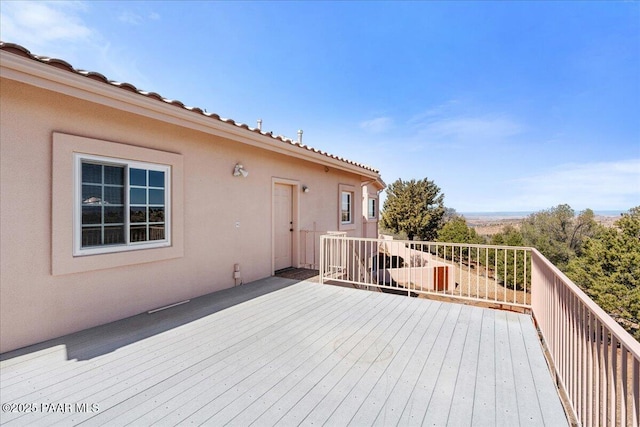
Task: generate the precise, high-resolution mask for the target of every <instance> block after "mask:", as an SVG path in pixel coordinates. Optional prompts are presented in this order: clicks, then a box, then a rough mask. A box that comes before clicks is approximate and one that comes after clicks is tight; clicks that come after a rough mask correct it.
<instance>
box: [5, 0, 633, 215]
mask: <svg viewBox="0 0 640 427" xmlns="http://www.w3.org/2000/svg"><path fill="white" fill-rule="evenodd" d="M0 15H1V21H0V38H1V39H2V40H3V41H5V42H13V43H18V44H21V45H23V46H24V47H26V48H27V49H29V50H30V51H31V52H32V53H34V54H37V55H45V56H50V57H57V58H61V59H64V60H66V61H67V62H69V63H70V64H72V65H73V66H74V67H76V68H79V69H86V70H91V71H98V72H100V73H102V74H104V75H105V76H107V77H108V78H109V79H112V80H117V81H126V82H129V83H132V84H134V85H135V86H137V87H138V88H140V89H143V90H148V91H154V92H158V93H160V94H161V95H162V96H164V97H166V98H171V99H178V100H180V101H182V102H184V103H185V104H187V105H189V106H197V107H201V108H206V109H207V111H209V112H215V113H218V114H220V115H221V116H223V117H229V118H232V119H234V120H236V121H239V122H243V123H248V124H249V125H252V126H255V125H256V120H257V119H262V120H263V129H264V130H267V131H273V132H274V133H276V134H281V135H285V136H288V137H291V138H295V137H296V132H297V130H298V129H303V130H304V141H303V142H304V143H306V144H308V145H311V146H314V147H316V148H320V149H323V150H325V151H329V152H331V153H334V154H337V155H341V156H344V157H347V158H350V159H352V160H356V161H359V162H361V163H365V164H369V165H372V166H374V167H376V168H378V169H380V171H381V174H382V177H383V179H384V180H385V181H386V182H387V183H390V182H393V181H395V180H396V179H398V178H402V179H405V180H407V179H413V178H415V179H421V178H425V177H427V178H429V179H431V180H434V181H435V182H436V184H437V185H438V186H440V188H441V189H442V191H443V192H444V194H445V204H446V205H447V206H448V207H452V208H455V209H456V210H458V211H460V212H466V211H473V212H476V211H529V210H539V209H544V208H549V207H552V206H556V205H558V204H560V203H568V204H570V205H571V206H572V207H573V208H574V209H576V210H582V209H585V208H592V209H594V210H605V209H606V210H627V209H629V208H631V207H633V206H636V205H640V3H639V2H615V1H612V2H579V1H574V2H304V3H303V2H267V1H260V2H204V1H200V2H179V3H178V2H175V3H174V2H168V1H162V2H133V1H127V2H107V1H101V2H90V1H86V2H85V1H70V2H65V1H55V2H44V1H43V2H37V3H30V2H24V1H20V2H11V1H1V2H0Z"/></svg>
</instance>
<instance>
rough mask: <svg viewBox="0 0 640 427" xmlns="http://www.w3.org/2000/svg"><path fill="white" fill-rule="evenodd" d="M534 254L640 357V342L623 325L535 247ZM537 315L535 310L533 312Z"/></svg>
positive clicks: (619, 339) (630, 350)
mask: <svg viewBox="0 0 640 427" xmlns="http://www.w3.org/2000/svg"><path fill="white" fill-rule="evenodd" d="M531 252H532V256H535V257H538V258H539V259H540V260H541V261H542V262H543V263H544V264H545V265H546V266H547V268H549V269H550V270H551V271H552V272H553V273H554V274H555V275H556V276H558V277H559V278H560V280H562V281H563V282H564V285H565V286H566V287H567V288H568V289H569V290H570V291H571V292H573V293H574V294H575V296H576V297H578V299H579V300H580V302H581V303H582V304H584V305H585V307H587V308H588V309H589V311H591V313H593V314H594V315H595V316H596V317H597V318H598V320H599V321H600V322H601V323H602V324H603V325H604V326H606V327H607V329H608V330H609V332H611V333H612V334H613V335H614V336H615V337H616V338H617V339H618V341H619V342H620V343H622V344H624V346H625V347H626V348H627V350H628V351H629V352H630V353H632V354H633V357H635V358H636V359H640V343H639V342H638V341H637V340H636V339H635V338H633V337H632V336H631V335H630V334H629V333H628V332H627V331H625V330H624V328H623V327H622V326H620V325H619V324H618V322H616V321H615V320H614V319H613V318H612V317H611V316H609V315H608V314H607V313H606V312H605V311H604V310H603V309H602V308H601V307H600V306H599V305H598V304H596V303H595V302H593V300H592V299H591V298H589V296H588V295H587V294H586V293H584V291H583V290H582V289H580V288H579V287H578V285H576V284H575V283H573V281H572V280H571V279H569V278H568V277H567V276H566V275H565V274H564V273H563V272H562V271H560V269H559V268H558V267H556V266H555V265H553V264H552V263H551V261H549V260H548V259H547V258H546V257H545V256H544V255H542V254H541V253H540V251H538V250H537V249H535V248H532V250H531ZM533 314H534V315H535V311H534V313H533Z"/></svg>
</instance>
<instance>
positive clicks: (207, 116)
mask: <svg viewBox="0 0 640 427" xmlns="http://www.w3.org/2000/svg"><path fill="white" fill-rule="evenodd" d="M0 53H1V54H2V56H4V58H3V61H2V62H0V67H2V68H9V69H13V70H14V71H16V72H28V74H30V75H31V76H32V77H36V78H38V77H39V78H43V79H45V80H47V81H50V82H55V83H58V84H62V85H63V86H66V87H73V88H75V89H79V90H84V91H87V92H91V93H94V94H98V95H102V96H106V97H108V98H110V99H111V100H112V101H113V100H118V101H120V102H125V103H127V104H134V105H137V106H138V107H141V108H146V109H150V110H154V111H155V112H156V113H158V114H165V115H168V116H172V117H175V118H178V119H180V122H178V120H169V121H170V122H171V123H173V124H176V125H183V126H184V125H185V124H186V123H182V122H183V121H185V120H186V122H187V123H190V124H192V123H198V124H199V126H198V130H203V127H205V128H206V127H213V128H217V129H218V130H220V132H209V133H214V134H217V135H219V136H223V137H225V136H226V137H227V138H228V137H229V136H228V135H224V134H226V133H230V134H232V135H233V136H235V139H236V140H238V138H242V139H245V140H241V141H239V142H241V143H242V142H244V143H249V145H254V146H257V147H259V148H264V149H268V150H271V151H277V152H280V153H283V154H289V155H293V156H294V157H300V158H304V159H306V160H308V161H312V162H315V163H321V164H328V165H333V166H334V167H338V168H340V169H344V170H347V171H349V172H355V173H361V174H362V173H363V171H366V173H365V175H367V176H377V177H379V173H380V172H379V170H378V169H375V168H373V167H371V166H368V165H364V164H362V163H358V162H355V161H352V160H349V159H346V158H344V157H340V156H337V155H334V154H331V153H328V152H326V151H323V150H319V149H316V148H314V147H311V146H308V145H305V144H301V143H298V141H295V140H293V139H291V138H286V137H284V136H282V135H274V133H273V132H265V131H262V130H261V129H257V128H253V127H250V126H249V125H247V124H244V123H239V122H236V121H234V120H232V119H227V118H222V117H220V116H219V115H218V114H215V113H208V112H206V111H204V110H203V109H201V108H199V107H189V106H186V105H184V104H183V103H182V102H180V101H178V100H171V99H167V98H164V97H162V96H161V95H159V94H158V93H156V92H147V91H143V90H140V89H138V88H136V87H135V86H134V85H132V84H130V83H122V82H115V81H112V80H108V79H107V78H106V77H105V76H104V75H103V74H100V73H98V72H93V71H85V70H78V69H75V68H73V67H72V66H71V65H70V64H69V63H67V62H66V61H64V60H61V59H56V58H49V57H45V56H38V55H34V54H32V53H31V52H30V51H29V50H28V49H26V48H25V47H23V46H21V45H18V44H15V43H7V42H2V41H0ZM7 54H8V55H7ZM9 55H10V56H9ZM12 57H13V58H16V59H18V58H21V59H23V61H25V60H26V61H31V63H32V64H37V65H38V66H40V65H45V66H47V67H50V68H49V69H47V72H44V69H43V70H42V71H43V72H42V73H39V72H38V71H37V70H36V69H33V68H34V67H31V68H30V67H29V66H28V65H27V64H28V63H22V64H19V63H20V62H21V61H19V60H18V61H10V60H9V59H10V58H12ZM23 61H22V62H23ZM28 68H30V69H29V70H27V69H28ZM64 72H68V73H70V74H69V76H73V77H71V80H69V79H65V78H63V74H62V73H64ZM1 75H2V77H6V78H10V79H14V80H20V79H18V78H16V77H17V76H16V75H11V74H9V73H2V74H1ZM80 78H82V79H86V80H85V81H84V83H85V84H83V85H81V87H80V88H78V87H76V86H75V85H74V84H73V80H74V79H80ZM31 80H32V79H25V80H23V82H26V83H32V84H33V81H31ZM78 81H79V80H78ZM100 84H102V85H104V86H102V89H104V90H100V89H98V85H100ZM41 87H42V86H41ZM46 88H47V89H52V90H56V88H52V87H46ZM61 89H62V87H58V88H57V90H56V91H58V92H60V91H61ZM114 89H120V91H118V92H116V91H114ZM107 92H112V93H111V94H109V93H107ZM116 94H117V95H116ZM78 95H79V94H78V93H75V94H71V96H76V97H79V96H78ZM110 95H111V96H110ZM107 104H109V105H110V106H112V107H116V108H118V106H116V105H114V104H113V102H108V103H107ZM154 104H155V105H154ZM120 107H121V106H120ZM166 107H170V108H166ZM173 107H178V108H179V110H177V109H176V110H173ZM121 109H122V108H121ZM178 111H181V112H182V113H186V114H178ZM158 114H152V115H151V116H150V117H153V118H156V119H160V120H162V118H161V117H159V116H158ZM147 116H149V115H147ZM164 121H167V120H164ZM221 133H222V134H221ZM249 141H252V142H253V143H251V142H249Z"/></svg>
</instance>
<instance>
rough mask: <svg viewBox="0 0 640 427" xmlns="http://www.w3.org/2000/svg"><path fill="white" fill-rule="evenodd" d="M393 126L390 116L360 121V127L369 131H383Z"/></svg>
mask: <svg viewBox="0 0 640 427" xmlns="http://www.w3.org/2000/svg"><path fill="white" fill-rule="evenodd" d="M392 127H393V119H392V118H390V117H378V118H375V119H372V120H366V121H364V122H361V123H360V128H361V129H364V130H365V131H367V132H369V133H384V132H386V131H388V130H389V129H391V128H392Z"/></svg>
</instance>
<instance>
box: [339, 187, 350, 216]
mask: <svg viewBox="0 0 640 427" xmlns="http://www.w3.org/2000/svg"><path fill="white" fill-rule="evenodd" d="M352 201H353V193H352V192H350V191H343V192H342V203H341V208H340V222H342V224H351V223H352V222H353V210H352V209H353V203H352Z"/></svg>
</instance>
